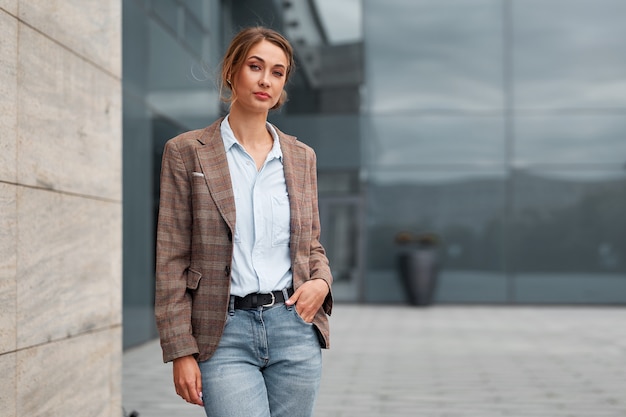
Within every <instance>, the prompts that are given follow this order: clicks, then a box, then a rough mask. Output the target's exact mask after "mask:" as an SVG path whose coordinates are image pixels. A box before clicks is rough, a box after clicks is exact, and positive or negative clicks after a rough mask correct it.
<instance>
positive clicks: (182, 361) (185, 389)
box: [173, 356, 204, 406]
mask: <svg viewBox="0 0 626 417" xmlns="http://www.w3.org/2000/svg"><path fill="white" fill-rule="evenodd" d="M173 371H174V386H175V387H176V394H178V395H180V396H181V397H182V398H183V400H185V401H187V402H188V403H191V404H198V405H200V406H203V405H204V403H203V402H202V377H201V376H200V367H199V366H198V362H196V358H194V357H193V356H183V357H181V358H177V359H174V365H173Z"/></svg>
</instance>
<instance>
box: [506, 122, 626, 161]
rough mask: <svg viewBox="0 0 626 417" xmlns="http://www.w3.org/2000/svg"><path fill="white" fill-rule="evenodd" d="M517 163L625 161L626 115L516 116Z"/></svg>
mask: <svg viewBox="0 0 626 417" xmlns="http://www.w3.org/2000/svg"><path fill="white" fill-rule="evenodd" d="M515 124H516V141H515V164H516V165H517V166H519V165H522V166H523V165H527V164H531V163H552V164H554V163H558V164H572V163H575V164H580V163H584V164H598V163H602V164H608V163H610V164H620V165H621V164H624V163H625V162H626V140H625V138H624V132H626V117H624V115H621V114H620V115H616V114H593V115H589V114H577V115H559V116H547V115H545V116H544V115H541V116H536V117H518V118H517V119H516V122H515Z"/></svg>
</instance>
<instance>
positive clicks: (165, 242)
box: [155, 140, 199, 362]
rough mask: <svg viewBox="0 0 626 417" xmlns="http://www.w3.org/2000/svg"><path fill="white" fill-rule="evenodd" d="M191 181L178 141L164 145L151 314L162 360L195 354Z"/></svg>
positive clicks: (167, 360) (196, 350) (171, 141)
mask: <svg viewBox="0 0 626 417" xmlns="http://www.w3.org/2000/svg"><path fill="white" fill-rule="evenodd" d="M192 221H193V218H192V206H191V185H190V181H189V177H188V174H187V169H186V168H185V163H184V160H183V158H182V157H181V153H180V150H179V149H178V142H176V141H174V140H170V141H169V142H167V144H166V145H165V149H164V152H163V161H162V165H161V188H160V198H159V215H158V226H157V241H156V292H155V317H156V324H157V328H158V331H159V336H160V339H161V347H162V349H163V361H164V362H169V361H171V360H174V359H176V358H178V357H182V356H188V355H196V354H198V352H199V350H198V345H197V342H196V339H195V338H194V337H193V335H192V326H191V304H192V300H191V296H190V294H189V292H188V291H187V275H189V274H193V271H190V270H189V265H190V259H191V233H192Z"/></svg>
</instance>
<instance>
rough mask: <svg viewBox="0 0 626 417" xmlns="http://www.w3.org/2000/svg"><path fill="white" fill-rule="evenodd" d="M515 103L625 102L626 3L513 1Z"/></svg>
mask: <svg viewBox="0 0 626 417" xmlns="http://www.w3.org/2000/svg"><path fill="white" fill-rule="evenodd" d="M512 10H513V20H514V24H513V30H514V34H513V45H512V46H513V49H512V52H513V62H514V70H513V72H514V74H515V76H514V82H515V86H514V88H515V105H516V107H518V108H529V109H557V108H576V109H591V108H594V107H600V108H608V107H619V108H623V107H624V106H626V78H625V77H624V74H625V73H626V54H624V53H623V51H624V39H626V24H624V22H626V2H624V1H623V0H523V1H519V0H518V1H514V2H513V8H512Z"/></svg>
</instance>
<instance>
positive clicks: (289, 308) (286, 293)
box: [283, 288, 292, 310]
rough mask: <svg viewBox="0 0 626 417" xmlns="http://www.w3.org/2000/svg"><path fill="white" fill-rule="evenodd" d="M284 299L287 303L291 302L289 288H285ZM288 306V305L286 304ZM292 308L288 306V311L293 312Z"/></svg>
mask: <svg viewBox="0 0 626 417" xmlns="http://www.w3.org/2000/svg"><path fill="white" fill-rule="evenodd" d="M283 298H284V299H285V302H287V300H289V290H287V288H283ZM285 305H287V304H285ZM291 307H292V306H287V310H291Z"/></svg>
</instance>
